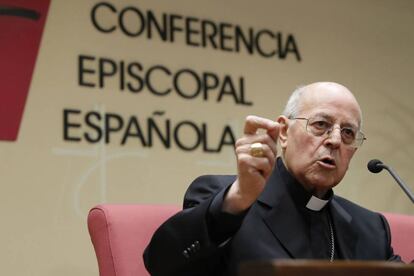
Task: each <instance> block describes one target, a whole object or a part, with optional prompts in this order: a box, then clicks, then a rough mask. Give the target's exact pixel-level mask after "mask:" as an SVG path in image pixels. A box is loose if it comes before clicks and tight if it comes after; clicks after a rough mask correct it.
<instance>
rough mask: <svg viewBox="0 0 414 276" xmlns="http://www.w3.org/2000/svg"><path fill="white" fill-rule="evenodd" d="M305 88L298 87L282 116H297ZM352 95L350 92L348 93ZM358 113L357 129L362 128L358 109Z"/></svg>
mask: <svg viewBox="0 0 414 276" xmlns="http://www.w3.org/2000/svg"><path fill="white" fill-rule="evenodd" d="M306 88H307V86H305V85H300V86H298V87H297V88H296V89H295V90H294V91H293V92H292V94H291V95H290V97H289V99H288V102H287V103H286V106H285V109H284V110H283V115H284V116H286V117H287V118H289V119H291V118H295V117H297V116H298V115H299V111H300V110H299V108H300V101H301V98H302V95H303V93H304V92H305V91H306ZM350 93H351V94H352V92H350ZM359 112H360V121H359V129H361V128H362V111H361V109H359Z"/></svg>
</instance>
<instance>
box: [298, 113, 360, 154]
mask: <svg viewBox="0 0 414 276" xmlns="http://www.w3.org/2000/svg"><path fill="white" fill-rule="evenodd" d="M290 119H291V120H306V131H307V132H310V133H312V134H313V135H315V136H318V137H319V136H326V137H329V135H331V133H332V131H333V130H334V126H335V124H333V123H331V122H329V121H327V120H325V119H321V118H309V119H308V118H299V117H296V118H290ZM340 132H341V139H342V142H343V143H344V144H345V145H348V146H351V147H354V148H358V147H360V146H361V145H362V143H363V142H364V140H366V139H367V138H365V135H364V133H362V132H361V131H360V130H357V129H354V128H352V127H342V128H340Z"/></svg>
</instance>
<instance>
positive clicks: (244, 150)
mask: <svg viewBox="0 0 414 276" xmlns="http://www.w3.org/2000/svg"><path fill="white" fill-rule="evenodd" d="M262 147H263V156H261V157H260V156H259V157H255V156H253V155H252V154H251V144H245V145H242V146H239V147H237V148H236V154H237V155H241V154H248V155H250V156H252V157H255V158H267V159H269V161H270V162H273V160H275V159H276V153H275V152H274V151H273V149H272V148H271V147H270V146H269V145H266V144H262Z"/></svg>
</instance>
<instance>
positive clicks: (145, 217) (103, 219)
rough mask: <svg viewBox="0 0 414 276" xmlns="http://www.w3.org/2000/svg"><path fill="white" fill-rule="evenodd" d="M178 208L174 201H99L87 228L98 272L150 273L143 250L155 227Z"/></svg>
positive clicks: (103, 275)
mask: <svg viewBox="0 0 414 276" xmlns="http://www.w3.org/2000/svg"><path fill="white" fill-rule="evenodd" d="M179 210H180V207H179V206H177V205H110V204H103V205H98V206H96V207H94V208H92V209H91V211H90V212H89V215H88V229H89V234H90V236H91V240H92V244H93V246H94V248H95V253H96V257H97V259H98V267H99V275H100V276H129V275H131V276H132V275H139V276H145V275H149V273H148V272H147V271H146V269H145V267H144V263H143V259H142V254H143V252H144V249H145V247H146V245H147V244H148V242H149V241H150V239H151V236H152V235H153V233H154V232H155V230H156V229H157V228H158V226H160V225H161V224H162V223H163V222H164V221H165V220H166V219H167V218H169V217H170V216H172V215H174V214H175V213H176V212H178V211H179Z"/></svg>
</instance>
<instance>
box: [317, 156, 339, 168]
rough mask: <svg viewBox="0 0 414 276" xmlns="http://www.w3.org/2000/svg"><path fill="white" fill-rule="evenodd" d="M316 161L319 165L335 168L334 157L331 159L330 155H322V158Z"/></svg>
mask: <svg viewBox="0 0 414 276" xmlns="http://www.w3.org/2000/svg"><path fill="white" fill-rule="evenodd" d="M318 162H319V163H320V164H321V165H323V166H324V167H327V168H335V167H336V162H335V159H333V158H331V157H324V158H322V159H320V160H319V161H318Z"/></svg>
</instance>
